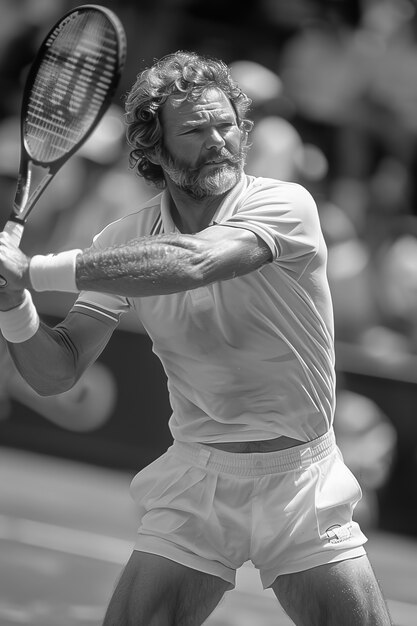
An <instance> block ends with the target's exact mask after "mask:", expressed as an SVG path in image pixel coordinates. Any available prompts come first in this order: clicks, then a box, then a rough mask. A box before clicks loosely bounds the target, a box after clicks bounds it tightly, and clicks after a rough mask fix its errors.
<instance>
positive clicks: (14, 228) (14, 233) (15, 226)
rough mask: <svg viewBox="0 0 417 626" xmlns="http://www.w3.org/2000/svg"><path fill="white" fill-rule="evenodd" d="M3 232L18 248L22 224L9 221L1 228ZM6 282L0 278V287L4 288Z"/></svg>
mask: <svg viewBox="0 0 417 626" xmlns="http://www.w3.org/2000/svg"><path fill="white" fill-rule="evenodd" d="M3 232H4V233H7V234H8V235H10V237H11V239H12V242H13V243H14V245H15V246H16V247H17V248H18V247H19V244H20V241H21V239H22V235H23V224H19V223H18V222H14V221H13V220H9V221H8V222H7V223H6V226H5V227H4V228H3ZM6 285H7V280H6V279H5V278H3V276H0V287H5V286H6Z"/></svg>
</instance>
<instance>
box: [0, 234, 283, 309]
mask: <svg viewBox="0 0 417 626" xmlns="http://www.w3.org/2000/svg"><path fill="white" fill-rule="evenodd" d="M6 244H7V245H8V246H10V245H11V244H10V243H9V242H7V241H5V240H4V235H3V241H1V239H0V273H1V274H3V275H4V276H5V277H6V278H7V280H8V289H11V290H14V289H16V290H18V289H22V288H33V287H34V282H35V283H36V282H38V281H36V280H35V279H36V276H35V275H34V274H39V273H42V272H43V273H45V272H46V273H47V272H52V273H55V274H56V276H58V274H59V273H62V276H68V271H67V270H68V268H65V270H66V271H65V272H63V271H62V267H61V266H60V264H59V262H58V263H57V262H56V259H55V260H54V261H53V263H52V262H51V264H50V265H49V261H48V258H47V257H43V258H44V260H45V263H44V265H43V260H42V259H43V258H41V259H40V261H39V258H38V259H37V263H36V268H33V267H31V265H30V259H28V258H27V257H25V255H24V254H23V253H21V252H20V251H17V250H16V251H15V254H14V259H16V262H15V263H14V264H13V263H11V262H10V259H11V256H10V255H8V254H3V261H2V255H1V247H2V245H3V246H5V245H6ZM9 252H10V250H9ZM57 256H58V257H59V255H57ZM271 260H272V254H271V250H270V248H269V247H268V246H267V244H266V243H265V242H264V241H263V240H262V239H261V238H260V237H259V236H258V235H256V234H255V233H253V232H251V231H250V230H246V229H244V228H235V227H228V226H224V225H215V226H211V227H209V228H206V229H205V230H203V231H201V232H199V233H197V234H193V235H189V234H181V233H172V234H167V235H157V236H149V237H142V238H139V239H134V240H132V241H130V242H128V243H127V244H124V245H120V246H112V247H108V248H104V249H101V250H100V249H93V248H90V249H88V250H85V251H83V252H81V253H79V254H77V255H76V258H75V264H74V265H75V267H74V271H75V284H76V286H77V289H78V290H79V291H96V292H102V293H110V294H118V295H122V296H126V297H144V296H152V295H163V294H169V293H176V292H181V291H187V290H189V289H196V288H198V287H202V286H204V285H208V284H210V283H213V282H218V281H223V280H229V279H232V278H234V277H236V276H242V275H244V274H248V273H249V272H252V271H255V270H257V269H258V268H259V267H261V266H262V265H264V264H265V263H267V262H270V261H271ZM53 278H54V280H52V281H50V280H46V281H43V280H42V282H45V283H46V284H52V283H53V284H54V286H55V287H54V290H58V291H60V290H62V291H66V290H67V288H66V287H67V285H65V284H64V282H65V280H64V281H63V284H62V285H59V284H57V282H58V283H59V280H58V281H56V280H55V277H53ZM58 278H59V276H58ZM71 282H74V281H73V280H72V281H71ZM35 288H36V286H35Z"/></svg>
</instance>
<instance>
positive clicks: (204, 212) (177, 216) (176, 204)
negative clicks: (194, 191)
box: [167, 182, 226, 233]
mask: <svg viewBox="0 0 417 626" xmlns="http://www.w3.org/2000/svg"><path fill="white" fill-rule="evenodd" d="M167 186H168V191H169V193H170V196H171V203H170V209H171V215H172V219H173V220H174V222H175V225H176V227H177V228H178V229H179V230H180V231H181V232H182V233H196V232H199V231H201V230H204V228H206V227H207V226H208V225H209V224H210V222H211V221H212V219H213V216H214V215H215V213H216V211H217V209H218V208H219V206H220V204H221V203H222V201H223V198H224V196H225V195H226V194H225V193H224V194H221V195H219V196H208V197H206V198H199V199H195V198H192V197H191V196H189V195H188V194H186V193H185V192H184V191H182V190H181V189H178V187H176V186H175V185H173V184H172V183H171V184H170V182H167Z"/></svg>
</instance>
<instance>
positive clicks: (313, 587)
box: [272, 556, 392, 626]
mask: <svg viewBox="0 0 417 626" xmlns="http://www.w3.org/2000/svg"><path fill="white" fill-rule="evenodd" d="M272 589H273V590H274V592H275V595H276V596H277V598H278V600H279V602H280V603H281V605H282V607H283V609H284V610H285V611H286V613H287V614H288V615H289V616H290V617H291V619H292V620H293V621H294V623H295V624H296V625H297V626H307V625H308V626H330V625H331V626H336V625H337V626H365V625H366V626H389V625H391V624H392V622H391V619H390V617H389V614H388V610H387V608H386V604H385V601H384V598H383V596H382V592H381V590H380V587H379V585H378V582H377V580H376V578H375V575H374V572H373V570H372V568H371V565H370V563H369V560H368V557H367V556H361V557H357V558H354V559H348V560H345V561H338V562H336V563H329V564H327V565H320V566H318V567H313V568H311V569H308V570H304V571H302V572H296V573H294V574H284V575H282V576H278V578H277V579H276V581H275V582H274V584H273V585H272Z"/></svg>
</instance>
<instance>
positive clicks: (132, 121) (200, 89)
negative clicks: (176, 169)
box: [125, 50, 252, 188]
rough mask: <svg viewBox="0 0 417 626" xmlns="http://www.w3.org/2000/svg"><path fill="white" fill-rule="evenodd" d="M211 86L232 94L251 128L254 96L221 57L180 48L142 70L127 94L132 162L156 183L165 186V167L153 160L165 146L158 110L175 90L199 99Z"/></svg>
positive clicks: (244, 126) (238, 112)
mask: <svg viewBox="0 0 417 626" xmlns="http://www.w3.org/2000/svg"><path fill="white" fill-rule="evenodd" d="M210 87H217V88H219V89H221V90H222V91H223V93H224V94H225V95H226V96H227V97H228V98H229V100H230V102H231V104H232V106H233V108H234V110H235V112H236V116H237V120H238V125H239V127H240V129H241V130H242V132H244V133H246V134H247V133H248V132H249V130H250V129H251V128H252V122H251V121H250V120H249V119H247V118H246V115H247V113H248V111H249V107H250V105H251V100H250V98H248V97H247V96H246V95H245V94H244V93H243V92H242V91H241V89H240V88H239V87H238V85H237V84H236V83H235V82H234V81H233V79H232V77H231V74H230V70H229V68H228V67H227V65H226V64H225V63H223V61H220V60H218V59H215V58H210V57H206V56H201V55H198V54H196V53H195V52H184V51H181V50H180V51H178V52H175V53H173V54H170V55H167V56H165V57H163V58H162V59H160V60H159V61H157V62H156V63H155V64H154V65H152V66H151V67H150V68H148V69H146V70H144V71H143V72H141V73H140V74H139V75H138V77H137V79H136V82H135V83H134V85H133V86H132V88H131V90H130V92H129V93H128V94H127V97H126V101H125V111H126V114H125V119H126V123H127V131H126V136H127V141H128V143H129V146H130V147H131V148H132V149H131V151H130V153H129V161H130V165H131V167H132V169H136V171H137V173H138V174H139V175H140V176H143V177H144V178H145V179H146V180H148V181H150V182H152V183H153V184H154V185H156V187H159V188H163V187H165V179H164V175H163V171H162V168H161V167H160V166H159V165H157V164H155V163H152V161H151V160H150V157H152V155H155V154H156V153H158V151H160V150H161V149H162V148H163V138H162V136H163V132H162V127H161V122H160V119H159V110H160V109H161V107H162V106H163V105H164V103H165V102H166V100H167V98H168V97H169V96H170V95H172V94H176V95H181V94H183V97H184V100H188V101H196V100H198V99H199V98H200V96H201V95H202V94H203V93H204V91H205V90H206V89H208V88H210Z"/></svg>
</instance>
